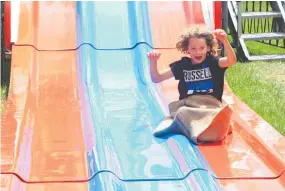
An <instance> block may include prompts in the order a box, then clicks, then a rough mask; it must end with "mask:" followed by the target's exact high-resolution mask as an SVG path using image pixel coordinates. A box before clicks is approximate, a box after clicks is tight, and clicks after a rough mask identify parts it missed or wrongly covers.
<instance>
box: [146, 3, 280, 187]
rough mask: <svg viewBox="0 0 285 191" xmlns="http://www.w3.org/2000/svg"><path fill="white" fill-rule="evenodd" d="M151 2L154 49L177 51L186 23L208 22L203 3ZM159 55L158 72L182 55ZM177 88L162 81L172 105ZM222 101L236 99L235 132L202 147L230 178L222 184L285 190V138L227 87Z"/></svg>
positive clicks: (218, 171) (222, 174) (171, 82)
mask: <svg viewBox="0 0 285 191" xmlns="http://www.w3.org/2000/svg"><path fill="white" fill-rule="evenodd" d="M148 4H149V13H150V22H151V31H152V34H153V41H154V47H157V48H173V47H175V44H176V42H177V39H178V38H179V36H180V34H181V32H182V30H183V29H184V28H185V27H186V26H187V25H189V24H203V23H205V22H204V19H203V12H202V5H201V2H183V3H182V2H159V3H158V2H149V3H148ZM187 17H190V18H187ZM159 51H160V52H161V53H162V55H161V57H160V60H159V63H158V67H159V70H160V71H164V70H166V68H169V64H170V63H172V62H173V61H175V60H178V59H180V57H181V56H182V54H181V53H179V52H178V51H177V50H175V49H173V50H159ZM177 84H178V81H175V80H174V78H172V79H169V80H167V81H165V82H162V83H161V86H162V90H163V94H164V96H165V98H166V100H167V101H168V102H171V101H175V100H178V90H177ZM224 98H225V101H226V102H227V103H229V104H230V101H233V100H234V102H232V104H233V103H234V104H233V107H234V109H235V113H234V117H233V121H234V127H235V130H234V133H233V134H231V135H229V136H228V137H227V138H226V139H225V140H224V141H222V142H221V143H216V144H209V145H202V146H199V149H200V151H201V152H202V154H203V155H204V157H205V158H206V160H207V162H208V163H209V165H210V167H211V168H212V169H213V171H214V173H215V174H216V176H217V178H219V179H226V180H222V181H221V183H222V184H223V185H224V186H225V188H228V190H234V189H233V188H236V189H238V190H240V188H242V190H251V188H253V187H252V185H254V184H259V187H260V190H267V189H266V187H265V185H267V184H269V182H270V185H272V188H273V189H274V188H276V189H274V190H282V189H285V183H284V182H285V181H284V170H285V152H284V151H285V144H284V137H282V136H280V135H278V134H277V133H275V131H274V130H273V128H272V127H271V126H269V125H268V124H266V123H265V122H262V123H258V122H260V120H257V115H256V114H255V113H253V112H251V111H250V110H249V108H245V107H244V106H242V105H244V104H243V103H242V102H240V101H239V100H237V99H236V97H235V96H234V94H233V93H232V92H231V91H230V88H229V87H228V86H227V85H226V86H225V95H224ZM232 104H231V105H232ZM241 116H242V117H241ZM246 117H247V119H246ZM245 119H246V120H245ZM259 131H262V132H261V133H260V132H259ZM267 132H271V133H270V135H271V136H269V135H267V134H266V133H267ZM281 175H283V176H281ZM279 176H280V177H279ZM230 179H231V180H230ZM240 179H246V180H240ZM249 179H262V180H251V181H250V182H251V183H250V182H249ZM266 179H271V180H266ZM247 182H248V183H247ZM229 185H230V186H229Z"/></svg>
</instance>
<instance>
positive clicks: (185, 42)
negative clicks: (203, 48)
mask: <svg viewBox="0 0 285 191" xmlns="http://www.w3.org/2000/svg"><path fill="white" fill-rule="evenodd" d="M180 38H181V39H180V40H179V41H178V42H177V43H176V49H177V50H178V51H180V52H182V53H184V54H187V50H188V46H189V40H190V39H191V38H204V39H205V40H206V44H207V46H208V47H209V48H210V51H209V52H208V53H212V52H213V51H214V48H215V46H216V45H217V40H216V39H215V38H214V35H213V33H212V32H211V31H210V30H208V29H207V28H206V27H204V26H200V25H195V26H192V27H190V28H187V29H186V31H185V33H184V34H182V35H181V36H180Z"/></svg>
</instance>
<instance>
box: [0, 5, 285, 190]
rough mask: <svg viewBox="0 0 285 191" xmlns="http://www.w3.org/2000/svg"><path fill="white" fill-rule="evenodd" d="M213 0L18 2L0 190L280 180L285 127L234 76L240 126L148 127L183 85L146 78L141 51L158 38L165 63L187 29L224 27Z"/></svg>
mask: <svg viewBox="0 0 285 191" xmlns="http://www.w3.org/2000/svg"><path fill="white" fill-rule="evenodd" d="M5 3H6V4H5V8H6V9H8V8H9V7H10V6H9V4H10V3H9V2H5ZM213 5H214V4H211V2H210V3H209V2H204V1H201V2H199V1H195V2H141V1H139V2H95V1H94V2H92V1H89V2H88V1H86V2H85V1H84V2H80V1H78V2H72V1H65V2H58V1H54V2H52V1H46V2H44V1H42V2H24V1H22V2H20V3H19V5H18V6H19V7H18V9H15V10H18V13H15V12H16V11H15V10H14V9H11V16H12V15H14V17H15V15H17V14H18V21H17V22H16V23H17V25H16V26H13V27H12V29H13V30H14V32H15V30H16V32H15V34H16V36H15V37H13V34H11V39H13V40H11V41H12V62H11V78H10V89H9V94H8V99H7V103H6V110H5V112H4V113H3V114H2V116H1V189H3V190H7V191H8V190H9V191H20V190H29V191H41V190H68V191H73V190H74V191H81V190H82V191H84V190H102V191H105V190H106V191H107V190H108V191H118V190H120V191H133V190H136V191H139V190H141V191H146V190H149V191H158V190H171V191H172V190H175V191H184V190H189V191H199V190H201V191H220V190H226V191H236V190H242V191H251V190H259V191H267V190H269V188H270V190H274V191H279V190H285V138H284V137H283V136H281V135H280V134H279V133H278V132H277V131H276V130H275V129H274V128H273V127H271V126H270V125H269V124H268V123H266V122H265V121H264V120H263V119H262V118H261V117H259V116H258V115H257V114H256V113H255V112H254V111H252V110H251V109H250V108H249V107H248V106H247V105H246V104H244V103H243V102H241V101H240V100H239V99H238V98H237V97H236V96H235V95H234V93H233V92H232V91H231V89H230V87H229V86H228V85H227V84H225V93H224V95H223V101H224V102H226V103H227V104H230V105H231V106H232V107H233V108H234V116H233V126H234V131H233V133H232V134H230V135H229V136H228V137H227V138H226V139H224V140H223V141H222V142H219V143H214V144H206V145H201V146H197V145H193V144H192V143H190V142H189V140H188V139H187V138H185V137H184V136H182V135H173V136H170V137H168V138H156V137H154V136H153V135H152V131H153V129H154V128H155V127H156V126H157V125H158V124H159V123H160V121H161V120H163V118H164V117H165V116H167V115H168V104H169V103H170V102H171V101H174V100H177V99H178V92H177V81H175V80H174V78H173V79H170V80H167V81H165V82H163V83H160V84H155V83H153V82H152V81H151V78H150V74H149V60H148V58H147V55H146V54H147V52H149V51H151V50H152V49H158V50H159V51H160V52H161V53H162V55H161V58H160V61H159V70H161V71H162V70H165V69H166V68H167V67H169V64H170V63H171V62H173V61H175V60H177V59H179V58H180V57H181V54H180V53H179V52H178V51H177V50H176V49H175V43H176V41H177V39H178V38H179V35H180V33H181V31H182V30H183V28H185V27H186V26H188V25H189V24H205V25H207V26H209V27H210V28H214V27H217V26H215V23H218V22H217V21H215V18H214V16H213V15H214V11H213V10H215V9H214V8H213ZM13 11H14V12H13ZM216 11H217V10H216ZM216 19H217V18H216ZM12 25H13V20H12V21H11V26H12ZM6 27H7V25H6ZM11 32H13V31H11Z"/></svg>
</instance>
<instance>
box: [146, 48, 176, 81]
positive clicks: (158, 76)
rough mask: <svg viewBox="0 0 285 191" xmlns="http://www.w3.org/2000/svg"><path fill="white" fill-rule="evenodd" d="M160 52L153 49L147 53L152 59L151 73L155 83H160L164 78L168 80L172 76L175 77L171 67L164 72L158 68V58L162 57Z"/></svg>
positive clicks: (150, 59)
mask: <svg viewBox="0 0 285 191" xmlns="http://www.w3.org/2000/svg"><path fill="white" fill-rule="evenodd" d="M160 55H161V54H160V53H159V52H156V51H152V52H149V53H148V54H147V56H148V58H149V61H150V75H151V80H152V81H153V82H154V83H159V82H162V81H164V80H167V79H169V78H171V77H173V73H172V71H171V69H170V68H169V69H168V70H167V71H165V72H163V73H161V74H160V73H159V72H158V70H157V60H158V59H159V57H160Z"/></svg>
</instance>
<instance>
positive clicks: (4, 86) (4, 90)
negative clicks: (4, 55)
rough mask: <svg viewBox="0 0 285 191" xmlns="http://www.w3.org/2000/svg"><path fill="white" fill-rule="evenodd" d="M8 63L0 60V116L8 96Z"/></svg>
mask: <svg viewBox="0 0 285 191" xmlns="http://www.w3.org/2000/svg"><path fill="white" fill-rule="evenodd" d="M10 66H11V65H10V62H9V61H8V60H4V59H2V60H1V89H0V91H1V115H2V112H3V111H4V109H5V102H6V99H7V96H8V89H9V83H10V70H11V69H10Z"/></svg>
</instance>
